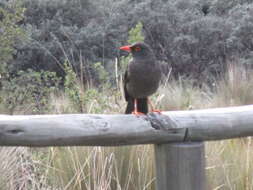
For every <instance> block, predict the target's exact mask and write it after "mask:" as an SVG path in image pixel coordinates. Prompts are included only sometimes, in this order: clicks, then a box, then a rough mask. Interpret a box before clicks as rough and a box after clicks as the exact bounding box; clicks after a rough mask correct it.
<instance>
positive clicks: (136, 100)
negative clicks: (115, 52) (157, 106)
mask: <svg viewBox="0 0 253 190" xmlns="http://www.w3.org/2000/svg"><path fill="white" fill-rule="evenodd" d="M120 49H121V50H124V51H128V52H131V53H132V55H133V59H132V60H131V61H130V63H129V64H128V67H127V70H126V72H125V75H124V81H123V82H124V93H125V99H126V101H127V108H126V111H125V113H126V114H130V113H133V114H136V115H139V114H147V113H148V103H150V102H149V100H148V96H150V95H152V94H153V93H155V92H156V90H157V89H158V87H159V83H160V80H161V68H160V65H159V64H158V63H157V61H156V59H155V55H154V53H153V51H152V49H151V48H150V46H149V45H147V44H145V43H142V42H137V43H134V44H132V45H128V46H123V47H120ZM150 104H151V103H150ZM151 107H152V104H151ZM152 111H155V110H153V107H152Z"/></svg>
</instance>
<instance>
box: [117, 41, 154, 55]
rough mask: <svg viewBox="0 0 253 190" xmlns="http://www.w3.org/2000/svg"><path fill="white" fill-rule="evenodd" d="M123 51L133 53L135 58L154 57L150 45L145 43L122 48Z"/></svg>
mask: <svg viewBox="0 0 253 190" xmlns="http://www.w3.org/2000/svg"><path fill="white" fill-rule="evenodd" d="M120 49H121V50H123V51H127V52H130V53H132V55H133V57H134V58H145V57H150V56H153V51H152V49H151V48H150V47H149V45H147V44H145V43H143V42H137V43H134V44H132V45H127V46H122V47H120Z"/></svg>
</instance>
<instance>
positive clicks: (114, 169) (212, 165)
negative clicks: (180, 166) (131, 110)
mask: <svg viewBox="0 0 253 190" xmlns="http://www.w3.org/2000/svg"><path fill="white" fill-rule="evenodd" d="M252 87H253V72H252V71H247V70H246V69H244V68H243V67H240V66H234V65H230V66H229V69H228V72H227V74H226V75H225V77H224V78H223V79H221V80H219V81H217V82H216V83H214V85H213V87H212V89H211V88H209V87H207V86H204V87H203V86H202V88H198V87H195V86H194V81H193V80H191V79H188V78H183V77H182V78H181V79H180V80H177V81H176V80H170V81H169V82H167V83H165V84H164V85H162V86H161V88H160V89H159V92H158V93H157V94H156V95H154V97H156V98H154V97H153V99H156V101H155V104H156V105H157V106H158V107H160V108H161V109H162V110H182V109H184V110H185V109H198V108H208V107H222V106H233V105H244V104H251V103H252V102H253V90H252V89H253V88H252ZM82 93H83V97H86V99H84V101H82V103H83V105H82V106H83V110H85V112H87V113H105V114H107V113H119V112H120V113H122V112H123V110H124V106H125V103H124V100H123V98H122V97H121V96H120V94H119V93H118V92H116V93H115V92H112V90H104V91H102V93H101V92H100V91H98V90H96V89H88V90H87V91H84V92H82ZM87 97H88V98H87ZM50 105H51V111H50V113H56V114H60V113H75V112H77V111H76V108H75V106H74V105H73V104H72V102H71V100H70V99H69V97H68V96H67V95H66V94H65V93H60V94H59V93H58V94H53V95H52V96H51V100H50ZM251 149H252V139H251V138H245V139H236V140H226V141H216V142H208V143H206V160H207V165H206V172H207V178H208V184H209V186H208V189H210V190H211V189H212V190H227V189H228V190H251V189H253V172H252V169H253V162H252V158H253V151H252V150H251ZM153 155H154V154H153V146H152V145H141V146H125V147H64V148H63V147H53V148H1V149H0V160H1V162H0V173H1V174H2V175H1V179H0V190H1V189H10V190H17V189H18V190H19V189H20V190H23V189H31V190H35V189H44V190H62V189H63V190H68V189H71V190H130V189H131V190H154V189H155V176H154V157H153Z"/></svg>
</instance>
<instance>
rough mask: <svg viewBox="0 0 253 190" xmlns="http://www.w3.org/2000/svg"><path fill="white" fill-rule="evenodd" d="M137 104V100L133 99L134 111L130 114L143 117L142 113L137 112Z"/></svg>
mask: <svg viewBox="0 0 253 190" xmlns="http://www.w3.org/2000/svg"><path fill="white" fill-rule="evenodd" d="M137 103H138V102H137V99H136V98H135V99H134V111H133V112H132V114H134V115H137V116H139V115H144V113H142V112H138V109H137Z"/></svg>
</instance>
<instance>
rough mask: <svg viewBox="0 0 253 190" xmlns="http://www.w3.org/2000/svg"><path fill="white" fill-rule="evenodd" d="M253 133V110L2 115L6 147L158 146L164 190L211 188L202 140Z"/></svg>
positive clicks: (0, 135) (1, 139)
mask: <svg viewBox="0 0 253 190" xmlns="http://www.w3.org/2000/svg"><path fill="white" fill-rule="evenodd" d="M252 135H253V106H240V107H228V108H217V109H207V110H194V111H172V112H163V113H162V114H161V115H160V114H149V115H147V116H140V117H136V116H133V115H97V114H65V115H25V116H21V115H16V116H9V115H0V146H29V147H31V146H36V147H38V146H86V145H87V146H88V145H89V146H120V145H134V144H155V154H156V156H155V157H156V175H157V189H158V190H167V189H170V190H203V189H205V174H204V173H205V172H204V167H205V159H204V145H203V143H202V141H207V140H221V139H228V138H237V137H246V136H252ZM193 141H195V142H193Z"/></svg>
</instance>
